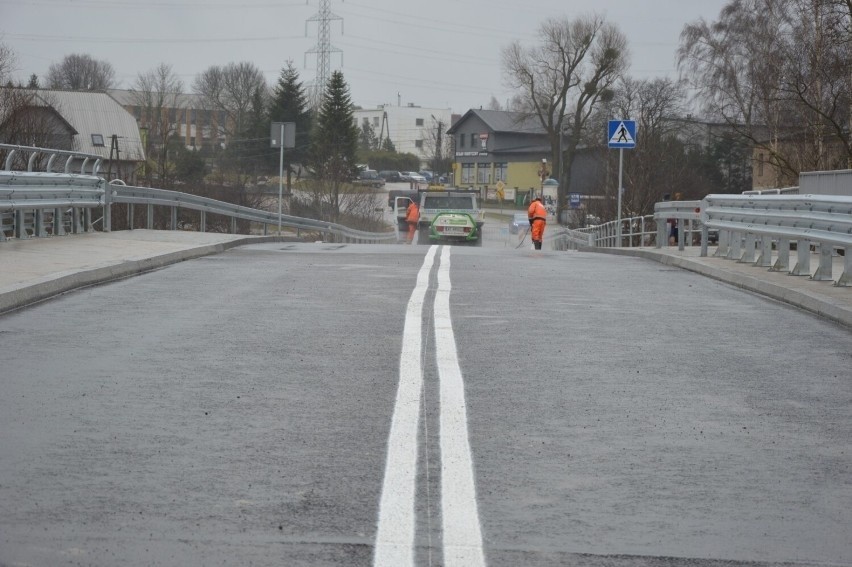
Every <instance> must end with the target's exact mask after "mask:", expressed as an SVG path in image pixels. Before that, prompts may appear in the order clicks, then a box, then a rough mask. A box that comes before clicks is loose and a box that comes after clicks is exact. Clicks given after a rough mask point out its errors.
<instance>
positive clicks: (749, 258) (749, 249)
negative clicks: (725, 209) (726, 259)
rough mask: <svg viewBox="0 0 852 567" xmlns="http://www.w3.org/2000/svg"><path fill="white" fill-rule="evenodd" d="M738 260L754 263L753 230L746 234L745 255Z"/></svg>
mask: <svg viewBox="0 0 852 567" xmlns="http://www.w3.org/2000/svg"><path fill="white" fill-rule="evenodd" d="M738 261H739V262H742V263H744V264H754V234H752V233H751V232H747V233H746V234H745V250H743V255H742V256H741V257H740V259H739V260H738Z"/></svg>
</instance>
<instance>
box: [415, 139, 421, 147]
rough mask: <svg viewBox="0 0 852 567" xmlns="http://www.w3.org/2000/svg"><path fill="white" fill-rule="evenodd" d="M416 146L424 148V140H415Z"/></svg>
mask: <svg viewBox="0 0 852 567" xmlns="http://www.w3.org/2000/svg"><path fill="white" fill-rule="evenodd" d="M414 147H415V148H422V147H423V140H414Z"/></svg>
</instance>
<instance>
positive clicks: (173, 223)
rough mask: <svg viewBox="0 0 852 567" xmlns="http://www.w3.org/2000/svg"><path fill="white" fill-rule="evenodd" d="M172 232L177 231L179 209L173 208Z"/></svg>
mask: <svg viewBox="0 0 852 567" xmlns="http://www.w3.org/2000/svg"><path fill="white" fill-rule="evenodd" d="M171 215H172V216H171V230H177V207H171Z"/></svg>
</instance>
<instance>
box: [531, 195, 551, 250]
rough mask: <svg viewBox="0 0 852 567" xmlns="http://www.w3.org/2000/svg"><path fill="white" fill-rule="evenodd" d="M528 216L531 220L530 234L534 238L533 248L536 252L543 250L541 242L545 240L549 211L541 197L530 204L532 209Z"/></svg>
mask: <svg viewBox="0 0 852 567" xmlns="http://www.w3.org/2000/svg"><path fill="white" fill-rule="evenodd" d="M527 216H528V217H529V219H530V234H531V236H532V241H533V246H535V249H536V250H541V240H542V238H544V226H545V225H546V224H547V209H545V208H544V204H543V203H542V202H541V197H536V198H534V199H533V200H532V203H530V208H529V209H527Z"/></svg>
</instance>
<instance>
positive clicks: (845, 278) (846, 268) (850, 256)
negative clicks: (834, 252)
mask: <svg viewBox="0 0 852 567" xmlns="http://www.w3.org/2000/svg"><path fill="white" fill-rule="evenodd" d="M834 285H836V286H838V287H840V286H852V246H847V247H846V248H844V249H843V273H842V274H840V278H838V280H837V281H836V282H834Z"/></svg>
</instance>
